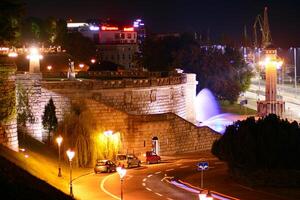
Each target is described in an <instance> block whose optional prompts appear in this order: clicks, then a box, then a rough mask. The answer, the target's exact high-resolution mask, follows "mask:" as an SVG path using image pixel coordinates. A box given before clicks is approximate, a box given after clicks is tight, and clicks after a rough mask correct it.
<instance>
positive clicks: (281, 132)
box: [212, 114, 300, 186]
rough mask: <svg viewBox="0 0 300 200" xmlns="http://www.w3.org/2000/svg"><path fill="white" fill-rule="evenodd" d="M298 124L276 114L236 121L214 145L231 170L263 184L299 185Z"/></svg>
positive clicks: (239, 176)
mask: <svg viewBox="0 0 300 200" xmlns="http://www.w3.org/2000/svg"><path fill="white" fill-rule="evenodd" d="M299 143H300V128H299V124H298V123H297V122H296V121H294V122H289V121H287V120H283V119H280V118H279V117H278V116H276V115H274V114H270V115H268V116H266V117H265V118H261V119H259V120H255V118H254V117H251V118H247V119H246V120H244V121H238V122H235V123H234V124H233V125H230V126H228V127H227V128H226V131H225V133H224V135H223V136H222V137H221V138H220V139H218V140H216V141H215V142H214V144H213V146H212V153H213V154H214V155H216V156H217V157H218V158H219V159H221V160H224V161H226V162H227V164H228V166H229V170H230V173H231V174H232V175H234V176H236V177H238V178H240V179H245V180H246V181H250V182H252V184H263V185H293V186H295V185H298V186H299V185H300V182H299V178H300V174H299V170H300V161H299V159H298V157H299V152H300V146H299Z"/></svg>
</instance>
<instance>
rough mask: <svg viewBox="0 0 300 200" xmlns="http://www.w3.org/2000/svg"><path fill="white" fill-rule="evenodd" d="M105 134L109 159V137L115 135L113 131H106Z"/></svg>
mask: <svg viewBox="0 0 300 200" xmlns="http://www.w3.org/2000/svg"><path fill="white" fill-rule="evenodd" d="M104 135H105V136H106V139H107V143H106V151H107V159H108V157H109V139H110V137H111V136H112V135H113V131H111V130H109V131H104Z"/></svg>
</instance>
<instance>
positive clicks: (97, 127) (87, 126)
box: [57, 101, 121, 167]
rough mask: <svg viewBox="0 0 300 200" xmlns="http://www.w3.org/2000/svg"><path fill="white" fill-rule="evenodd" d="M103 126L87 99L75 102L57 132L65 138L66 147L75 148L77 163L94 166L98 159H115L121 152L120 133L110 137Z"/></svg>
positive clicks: (80, 165)
mask: <svg viewBox="0 0 300 200" xmlns="http://www.w3.org/2000/svg"><path fill="white" fill-rule="evenodd" d="M102 127H103V126H102V122H99V121H96V120H95V118H94V116H93V114H92V113H91V111H90V109H89V108H88V107H87V106H86V102H85V101H80V102H76V103H73V104H72V105H71V109H70V112H68V113H67V114H66V115H65V116H64V119H63V121H62V122H61V123H60V124H59V129H58V133H57V134H60V135H62V137H63V138H64V147H66V148H73V149H74V150H75V153H76V154H75V155H76V156H75V163H76V164H77V165H78V166H79V167H88V166H93V165H94V164H95V161H96V159H114V158H115V156H116V154H117V153H118V152H119V149H120V145H121V144H120V133H114V134H113V135H112V136H110V137H109V138H108V137H107V136H105V135H104V134H103V133H104V131H105V130H104V129H103V128H102ZM65 150H67V149H65Z"/></svg>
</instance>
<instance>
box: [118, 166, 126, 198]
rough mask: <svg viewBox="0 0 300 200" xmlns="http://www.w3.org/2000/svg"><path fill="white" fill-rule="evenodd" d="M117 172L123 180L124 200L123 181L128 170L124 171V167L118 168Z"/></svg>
mask: <svg viewBox="0 0 300 200" xmlns="http://www.w3.org/2000/svg"><path fill="white" fill-rule="evenodd" d="M117 172H118V174H119V176H120V180H121V200H123V180H124V177H125V175H126V169H124V168H122V167H117Z"/></svg>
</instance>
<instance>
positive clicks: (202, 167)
mask: <svg viewBox="0 0 300 200" xmlns="http://www.w3.org/2000/svg"><path fill="white" fill-rule="evenodd" d="M197 166H198V170H201V171H203V170H207V169H208V162H199V163H198V164H197Z"/></svg>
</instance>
